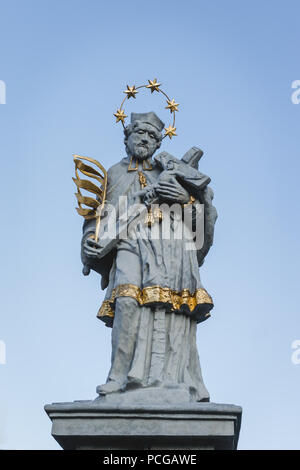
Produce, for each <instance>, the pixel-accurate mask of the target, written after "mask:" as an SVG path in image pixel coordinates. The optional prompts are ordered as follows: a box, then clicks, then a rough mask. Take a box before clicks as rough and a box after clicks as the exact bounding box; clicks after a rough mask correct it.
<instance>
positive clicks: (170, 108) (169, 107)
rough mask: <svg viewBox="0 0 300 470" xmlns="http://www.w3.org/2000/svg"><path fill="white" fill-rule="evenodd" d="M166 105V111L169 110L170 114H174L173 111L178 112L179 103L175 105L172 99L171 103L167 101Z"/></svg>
mask: <svg viewBox="0 0 300 470" xmlns="http://www.w3.org/2000/svg"><path fill="white" fill-rule="evenodd" d="M167 104H168V106H166V109H169V110H170V113H175V111H178V109H177V108H178V106H179V103H175V100H174V99H173V100H172V101H171V100H167Z"/></svg>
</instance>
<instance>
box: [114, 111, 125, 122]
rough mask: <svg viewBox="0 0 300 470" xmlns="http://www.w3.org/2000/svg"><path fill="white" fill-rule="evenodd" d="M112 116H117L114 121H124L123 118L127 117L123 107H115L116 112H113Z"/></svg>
mask: <svg viewBox="0 0 300 470" xmlns="http://www.w3.org/2000/svg"><path fill="white" fill-rule="evenodd" d="M114 116H116V118H117V120H116V122H119V121H122V122H123V123H124V119H125V118H127V116H126V114H124V110H123V109H117V112H116V113H114Z"/></svg>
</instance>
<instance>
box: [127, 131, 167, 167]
mask: <svg viewBox="0 0 300 470" xmlns="http://www.w3.org/2000/svg"><path fill="white" fill-rule="evenodd" d="M159 147H160V138H159V133H158V131H157V130H156V129H155V128H154V127H153V126H151V125H149V124H146V123H142V122H140V123H137V124H136V125H135V126H134V128H133V130H132V132H131V133H130V134H129V136H128V138H127V142H126V151H127V153H128V155H129V156H132V157H134V158H136V159H137V160H146V159H147V158H149V157H152V155H153V154H154V152H155V151H156V150H157V149H158V148H159Z"/></svg>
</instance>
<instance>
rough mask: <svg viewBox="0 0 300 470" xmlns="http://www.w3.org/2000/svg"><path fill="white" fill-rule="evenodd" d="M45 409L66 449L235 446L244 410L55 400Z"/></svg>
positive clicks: (224, 406)
mask: <svg viewBox="0 0 300 470" xmlns="http://www.w3.org/2000/svg"><path fill="white" fill-rule="evenodd" d="M45 410H46V412H47V414H48V416H49V417H50V419H51V421H52V435H53V437H54V438H55V439H56V441H57V442H58V443H59V444H60V446H61V447H62V448H63V449H95V450H100V449H101V450H139V449H146V450H154V449H155V450H200V449H236V448H237V443H238V438H239V431H240V424H241V415H242V409H241V407H239V406H235V405H227V404H217V403H182V404H180V403H179V404H176V405H175V404H165V405H162V404H159V405H149V404H135V405H133V404H126V403H125V404H122V403H118V402H116V403H109V402H108V401H106V400H101V399H96V400H93V401H75V402H73V403H53V404H52V405H46V406H45Z"/></svg>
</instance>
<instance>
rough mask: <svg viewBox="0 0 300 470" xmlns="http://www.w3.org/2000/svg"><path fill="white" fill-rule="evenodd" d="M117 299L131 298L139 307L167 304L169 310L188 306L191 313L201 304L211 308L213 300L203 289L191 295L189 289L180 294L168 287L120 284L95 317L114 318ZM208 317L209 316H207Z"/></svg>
mask: <svg viewBox="0 0 300 470" xmlns="http://www.w3.org/2000/svg"><path fill="white" fill-rule="evenodd" d="M118 297H132V298H133V299H135V300H136V301H137V302H138V303H139V305H141V306H142V305H146V306H154V305H155V304H168V305H170V306H171V310H173V311H175V310H180V308H181V306H183V305H186V306H188V308H189V310H190V312H191V313H193V310H194V309H195V308H196V307H197V306H198V305H201V304H208V305H207V307H208V310H210V309H211V308H212V307H213V300H212V298H211V296H210V295H209V293H208V292H207V291H206V290H205V289H203V288H200V289H196V291H195V292H194V294H191V293H190V291H189V289H183V290H182V291H181V292H176V291H174V290H172V289H169V287H161V286H148V287H144V288H143V289H140V287H138V286H135V285H133V284H121V285H119V286H117V287H116V288H115V289H113V291H112V295H111V298H110V299H109V300H104V301H103V303H102V305H101V307H100V309H99V311H98V314H97V317H98V318H100V319H102V318H103V317H110V318H113V317H114V309H115V300H116V299H117V298H118ZM207 316H209V314H208V315H207Z"/></svg>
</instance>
